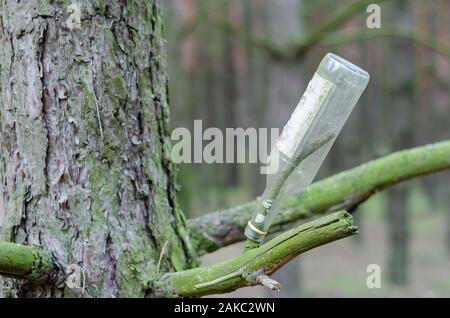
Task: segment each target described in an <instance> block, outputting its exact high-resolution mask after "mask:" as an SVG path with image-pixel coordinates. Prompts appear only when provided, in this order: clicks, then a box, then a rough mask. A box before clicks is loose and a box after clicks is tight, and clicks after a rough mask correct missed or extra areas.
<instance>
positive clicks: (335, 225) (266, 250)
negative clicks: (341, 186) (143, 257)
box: [153, 211, 357, 297]
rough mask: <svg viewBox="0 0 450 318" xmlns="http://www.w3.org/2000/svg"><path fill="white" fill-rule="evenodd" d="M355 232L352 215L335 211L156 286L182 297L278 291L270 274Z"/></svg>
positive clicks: (171, 276) (168, 276) (163, 293)
mask: <svg viewBox="0 0 450 318" xmlns="http://www.w3.org/2000/svg"><path fill="white" fill-rule="evenodd" d="M355 233H357V228H356V227H355V226H353V222H352V216H351V215H350V214H349V213H347V212H345V211H340V212H336V213H334V214H330V215H327V216H325V217H323V218H320V219H317V220H314V221H312V222H309V223H305V224H303V225H301V226H299V227H297V228H294V229H292V230H289V231H286V232H285V233H283V234H280V235H279V236H277V237H275V238H274V239H272V240H270V241H269V242H267V243H265V244H263V245H261V246H260V247H258V248H255V249H252V250H249V251H246V252H245V253H243V254H241V255H240V256H238V257H236V258H233V259H230V260H227V261H225V262H222V263H218V264H214V265H210V266H205V267H198V268H194V269H190V270H185V271H181V272H175V273H167V274H164V275H162V276H161V277H160V279H159V280H157V281H156V283H155V285H154V286H153V288H154V291H155V292H156V293H157V295H158V293H159V296H180V297H199V296H204V295H211V294H220V293H227V292H231V291H233V290H235V289H238V288H241V287H245V286H254V285H258V284H263V285H265V286H267V287H269V288H271V289H274V290H277V289H279V288H280V286H279V284H278V283H277V282H276V281H274V280H272V279H270V278H269V277H268V276H270V275H272V274H273V273H274V272H275V271H276V270H277V269H279V268H280V267H282V266H283V265H284V264H286V263H287V262H289V261H290V260H292V259H293V258H294V257H296V256H297V255H299V254H302V253H304V252H306V251H309V250H310V249H312V248H315V247H317V246H320V245H323V244H326V243H329V242H332V241H336V240H338V239H341V238H344V237H347V236H350V235H353V234H355ZM168 293H169V294H168Z"/></svg>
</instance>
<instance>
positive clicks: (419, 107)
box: [164, 0, 450, 297]
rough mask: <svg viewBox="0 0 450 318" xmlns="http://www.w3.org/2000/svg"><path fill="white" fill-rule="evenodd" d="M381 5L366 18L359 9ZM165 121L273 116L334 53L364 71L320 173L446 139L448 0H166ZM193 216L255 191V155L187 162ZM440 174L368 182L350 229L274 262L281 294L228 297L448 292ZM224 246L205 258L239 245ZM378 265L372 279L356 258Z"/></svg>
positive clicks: (272, 123) (253, 121) (283, 116)
mask: <svg viewBox="0 0 450 318" xmlns="http://www.w3.org/2000/svg"><path fill="white" fill-rule="evenodd" d="M370 3H379V4H380V6H381V28H380V29H369V28H368V27H367V26H366V19H367V17H368V16H369V13H367V12H366V7H367V5H368V4H370ZM164 5H165V8H164V9H165V19H166V22H165V28H166V38H167V41H168V42H167V47H168V54H169V71H170V104H171V116H172V122H171V124H172V128H175V127H187V128H189V129H192V127H193V121H194V119H201V120H203V129H206V128H207V127H218V128H221V129H224V128H226V127H243V128H248V127H255V128H259V127H267V128H270V127H279V128H282V127H283V125H284V124H285V123H286V121H287V120H288V118H289V115H290V114H291V112H292V111H293V109H294V108H295V106H296V105H297V103H298V100H299V99H300V97H301V95H302V94H303V91H304V89H305V87H306V85H307V83H308V81H309V80H310V78H311V77H312V75H313V73H314V71H315V69H316V67H317V65H318V63H319V62H320V60H321V59H322V57H323V56H324V55H325V54H326V53H327V52H334V53H337V54H339V55H341V56H342V57H344V58H346V59H348V60H350V61H351V62H353V63H355V64H357V65H359V66H361V67H362V68H364V69H365V70H367V71H368V72H369V73H370V75H371V81H370V83H369V86H368V88H367V89H366V91H365V93H364V94H363V96H362V98H361V100H360V102H359V103H358V105H357V106H356V107H355V110H354V111H353V113H352V115H351V117H350V119H349V121H348V122H347V124H346V126H345V127H344V129H343V131H342V132H341V134H340V136H339V138H338V140H337V141H336V143H335V145H334V146H333V148H332V150H331V152H330V153H329V155H328V157H327V159H326V161H325V163H324V165H323V166H322V168H321V170H320V172H319V174H318V176H317V177H316V180H319V179H321V178H323V177H326V176H329V175H332V174H334V173H337V172H339V171H341V170H344V169H348V168H351V167H353V166H355V165H358V164H361V163H364V162H366V161H368V160H371V159H374V158H377V157H380V156H384V155H386V154H389V153H391V152H393V151H396V150H400V149H404V148H408V147H413V146H416V145H423V144H427V143H432V142H436V141H440V140H445V139H448V138H450V94H449V85H450V36H449V34H450V1H448V0H431V1H423V0H417V1H414V0H396V1H358V2H354V0H349V1H345V0H343V1H332V0H316V1H313V0H309V1H308V0H277V1H275V0H227V1H225V0H169V1H164ZM179 169H180V171H179V174H178V182H179V184H180V185H181V189H180V193H179V199H180V203H181V206H182V208H183V209H184V211H185V212H186V213H187V214H188V215H189V217H194V216H197V215H199V214H201V213H205V212H208V211H213V210H216V209H220V208H221V207H225V206H232V205H236V204H239V203H243V202H245V201H247V200H250V199H252V198H254V197H255V196H258V195H260V194H261V192H262V191H263V189H264V187H265V176H263V175H260V174H259V165H258V164H217V165H216V164H214V165H211V164H209V165H208V164H183V165H180V166H179ZM449 188H450V173H449V172H442V173H439V174H436V175H432V176H428V177H425V178H421V179H416V180H413V181H410V182H407V183H404V184H401V185H399V186H396V187H394V188H392V189H389V190H388V191H386V192H383V193H379V194H376V195H375V196H374V197H373V198H372V199H370V200H369V201H368V202H366V203H365V204H363V205H362V206H361V207H360V208H359V210H358V211H357V212H356V213H355V218H356V222H357V224H358V225H359V227H360V235H359V236H358V237H357V238H354V239H353V238H352V239H346V240H343V241H342V242H336V243H333V244H331V245H329V246H325V247H321V248H319V249H317V250H314V251H312V252H310V253H307V254H306V255H304V256H302V257H300V258H299V259H298V260H297V261H295V262H291V264H290V265H288V266H287V267H286V268H284V269H283V270H281V271H280V272H279V273H278V274H277V279H278V280H280V282H281V284H282V287H283V288H282V291H281V292H280V293H278V294H274V293H271V292H268V291H266V290H264V289H262V288H247V289H243V290H240V291H238V292H235V293H233V294H231V295H232V296H255V297H259V296H261V297H266V296H269V295H270V296H275V297H277V296H278V297H284V296H291V297H296V296H301V297H311V296H320V297H326V296H337V297H341V296H367V297H379V296H387V297H392V296H402V297H403V296H406V297H408V296H415V297H427V296H447V297H448V296H450V189H449ZM241 251H242V246H240V245H237V246H231V247H228V248H226V249H224V250H221V251H220V252H217V253H214V254H211V255H208V256H206V257H204V259H203V261H204V262H205V263H212V262H217V261H219V260H222V259H225V258H228V257H230V256H233V255H237V254H239V253H240V252H241ZM369 264H379V265H380V266H381V270H382V272H381V275H382V276H381V278H382V279H381V281H382V285H381V288H380V289H369V288H367V286H366V278H367V275H368V274H367V273H366V268H367V266H368V265H369Z"/></svg>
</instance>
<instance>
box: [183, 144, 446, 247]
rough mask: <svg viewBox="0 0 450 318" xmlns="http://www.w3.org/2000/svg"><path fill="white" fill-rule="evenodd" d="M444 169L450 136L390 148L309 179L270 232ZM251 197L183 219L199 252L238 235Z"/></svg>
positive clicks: (251, 204)
mask: <svg viewBox="0 0 450 318" xmlns="http://www.w3.org/2000/svg"><path fill="white" fill-rule="evenodd" d="M444 169H450V140H449V141H444V142H440V143H435V144H431V145H426V146H422V147H417V148H412V149H409V150H403V151H399V152H395V153H392V154H390V155H388V156H386V157H382V158H380V159H377V160H374V161H370V162H368V163H365V164H362V165H360V166H357V167H355V168H353V169H350V170H347V171H343V172H341V173H339V174H336V175H334V176H331V177H329V178H326V179H323V180H321V181H318V182H315V183H313V184H312V185H310V186H309V187H307V188H306V189H305V190H304V191H303V192H302V193H300V194H297V195H294V196H292V197H290V198H288V199H287V200H286V202H285V204H284V205H283V208H282V211H281V212H280V214H279V215H278V216H277V217H276V218H275V220H274V224H273V225H272V228H271V230H270V231H271V232H275V231H278V230H281V229H283V228H285V227H287V226H289V225H292V223H294V222H296V221H298V220H301V219H305V218H308V217H311V216H313V215H317V214H322V213H327V212H332V211H337V210H341V209H346V210H349V211H352V210H353V209H355V208H356V207H357V206H358V205H359V204H360V203H362V202H364V201H365V200H367V199H368V198H369V197H370V196H372V194H374V193H375V192H377V191H380V190H383V189H384V188H387V187H389V186H392V185H394V184H397V183H399V182H400V181H403V180H406V179H410V178H414V177H418V176H422V175H426V174H430V173H433V172H437V171H441V170H444ZM255 208H257V200H254V201H250V202H248V203H245V204H243V205H240V206H238V207H234V208H229V209H224V210H219V211H217V212H214V213H209V214H206V215H203V216H200V217H198V218H195V219H191V220H188V225H189V227H190V232H191V238H192V241H193V244H194V246H195V248H196V250H197V252H198V253H199V255H202V254H205V253H208V252H213V251H215V250H217V249H219V248H221V247H224V246H227V245H230V244H232V243H235V242H238V241H241V240H243V239H244V238H245V237H244V234H243V231H244V229H245V226H246V224H247V222H248V220H249V219H250V217H251V215H252V213H253V211H254V209H255Z"/></svg>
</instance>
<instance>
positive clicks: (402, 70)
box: [384, 0, 415, 285]
mask: <svg viewBox="0 0 450 318" xmlns="http://www.w3.org/2000/svg"><path fill="white" fill-rule="evenodd" d="M389 4H390V5H389V7H386V9H385V12H386V13H388V14H389V15H390V17H391V20H392V21H393V22H392V23H393V24H394V25H395V26H397V27H398V28H402V29H406V30H411V28H412V3H411V2H410V1H407V0H400V1H395V2H392V3H389ZM388 9H389V10H388ZM413 52H414V50H413V47H412V44H411V42H410V41H404V40H392V42H391V45H390V47H389V48H388V55H387V57H386V58H388V59H389V63H386V64H387V65H389V70H386V76H387V77H386V82H385V84H386V85H387V86H388V88H389V93H390V98H389V100H390V101H389V103H387V104H386V105H384V107H386V108H388V109H389V110H388V111H387V114H388V118H389V119H390V124H391V126H390V127H391V129H392V130H391V133H392V139H391V142H390V144H391V147H392V148H393V149H391V150H397V149H400V148H404V147H410V146H411V145H412V144H413V122H414V117H413V116H414V100H413V98H412V97H413V96H414V95H413V90H412V88H413V79H414V75H415V73H414V72H415V69H414V53H413ZM387 142H388V143H389V141H387ZM408 190H409V188H408V186H407V185H406V186H405V185H401V186H397V187H396V188H394V189H392V190H389V192H388V218H387V221H388V227H389V233H390V234H389V256H388V274H389V275H388V277H389V279H390V281H391V282H392V283H395V284H399V285H404V284H406V283H407V280H408V266H409V258H408V257H409V256H408V255H409V228H410V224H409V218H408V211H407V195H408Z"/></svg>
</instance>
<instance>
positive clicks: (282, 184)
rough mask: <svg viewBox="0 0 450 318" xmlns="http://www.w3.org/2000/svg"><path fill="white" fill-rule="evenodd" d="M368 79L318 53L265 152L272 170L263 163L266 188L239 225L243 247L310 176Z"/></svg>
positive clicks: (348, 65) (336, 59) (253, 240)
mask: <svg viewBox="0 0 450 318" xmlns="http://www.w3.org/2000/svg"><path fill="white" fill-rule="evenodd" d="M368 82H369V74H368V73H367V72H366V71H364V70H362V69H361V68H359V67H358V66H356V65H354V64H352V63H350V62H348V61H346V60H345V59H343V58H341V57H339V56H337V55H335V54H332V53H328V54H327V55H326V56H325V57H324V58H323V59H322V61H321V62H320V65H319V67H318V68H317V71H316V73H315V74H314V76H313V78H312V79H311V81H310V82H309V84H308V87H307V88H306V90H305V93H304V94H303V96H302V98H301V99H300V102H299V103H298V105H297V107H296V108H295V110H294V112H293V113H292V115H291V117H290V119H289V121H288V122H287V124H286V126H284V128H283V131H282V133H281V135H280V137H279V139H278V141H277V143H276V145H275V147H274V148H273V149H272V151H271V154H270V156H269V159H268V164H267V167H270V170H273V171H270V170H267V169H266V174H267V184H266V189H265V191H264V193H263V195H262V196H261V197H260V198H259V199H258V204H259V206H258V208H257V209H256V210H255V213H254V214H253V216H252V218H251V220H250V221H249V222H248V224H247V227H246V229H245V235H246V236H247V238H248V239H249V240H251V241H248V243H249V244H248V247H252V245H258V244H259V243H261V241H262V240H263V239H264V237H265V236H266V235H267V231H268V229H269V227H270V225H271V224H272V221H273V219H274V217H275V216H276V214H277V213H278V212H279V210H280V206H281V204H282V202H283V201H284V200H285V198H286V197H287V196H289V195H292V194H293V193H296V192H301V191H302V190H303V189H304V188H306V187H307V186H308V185H309V184H310V183H311V182H312V181H313V179H314V177H315V175H316V174H317V171H318V170H319V168H320V166H321V164H322V162H323V161H324V159H325V156H326V155H327V153H328V151H329V150H330V148H331V146H332V145H333V143H334V141H335V140H336V137H337V135H338V134H339V132H340V131H341V129H342V127H343V126H344V123H345V121H346V120H347V118H348V117H349V115H350V113H351V111H352V110H353V108H354V106H355V104H356V103H357V101H358V99H359V97H360V96H361V94H362V92H363V91H364V89H365V88H366V86H367V83H368ZM267 167H266V168H267Z"/></svg>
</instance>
